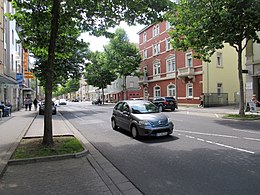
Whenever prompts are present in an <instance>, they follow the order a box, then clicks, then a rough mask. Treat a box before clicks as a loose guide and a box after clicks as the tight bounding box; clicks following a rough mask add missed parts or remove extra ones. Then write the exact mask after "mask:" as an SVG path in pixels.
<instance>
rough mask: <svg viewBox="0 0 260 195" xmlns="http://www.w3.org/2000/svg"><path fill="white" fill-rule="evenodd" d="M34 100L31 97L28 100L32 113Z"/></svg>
mask: <svg viewBox="0 0 260 195" xmlns="http://www.w3.org/2000/svg"><path fill="white" fill-rule="evenodd" d="M32 102H33V101H32V98H31V97H29V98H28V106H29V111H31V110H32Z"/></svg>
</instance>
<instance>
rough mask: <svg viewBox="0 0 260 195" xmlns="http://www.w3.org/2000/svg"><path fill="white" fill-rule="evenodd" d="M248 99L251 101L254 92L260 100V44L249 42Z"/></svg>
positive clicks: (247, 56)
mask: <svg viewBox="0 0 260 195" xmlns="http://www.w3.org/2000/svg"><path fill="white" fill-rule="evenodd" d="M258 36H259V37H260V32H258ZM246 69H247V70H248V73H247V74H246V100H247V101H250V100H251V97H252V95H253V94H256V98H257V99H258V100H260V44H257V43H253V42H252V41H249V42H248V45H247V48H246Z"/></svg>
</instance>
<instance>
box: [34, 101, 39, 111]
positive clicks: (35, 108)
mask: <svg viewBox="0 0 260 195" xmlns="http://www.w3.org/2000/svg"><path fill="white" fill-rule="evenodd" d="M33 105H34V110H35V111H36V110H37V105H38V100H37V98H35V99H34V100H33Z"/></svg>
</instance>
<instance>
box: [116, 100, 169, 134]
mask: <svg viewBox="0 0 260 195" xmlns="http://www.w3.org/2000/svg"><path fill="white" fill-rule="evenodd" d="M111 125H112V128H113V129H114V130H117V129H118V128H122V129H125V130H127V131H130V132H131V134H132V136H133V138H138V137H139V136H165V135H170V134H172V132H173V127H174V124H173V122H172V121H171V120H170V118H169V117H167V116H166V115H165V114H163V113H161V112H159V109H158V107H157V106H155V105H154V104H153V103H152V102H150V101H146V100H125V101H120V102H118V103H117V104H116V105H115V107H114V109H113V113H112V117H111Z"/></svg>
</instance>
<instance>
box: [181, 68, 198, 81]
mask: <svg viewBox="0 0 260 195" xmlns="http://www.w3.org/2000/svg"><path fill="white" fill-rule="evenodd" d="M185 77H188V78H189V79H191V78H194V77H195V71H194V67H184V68H179V69H178V78H181V79H184V78H185Z"/></svg>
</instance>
